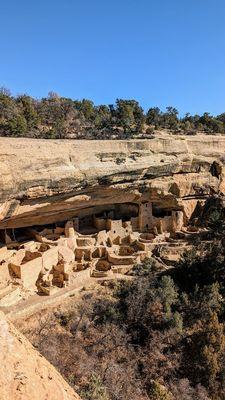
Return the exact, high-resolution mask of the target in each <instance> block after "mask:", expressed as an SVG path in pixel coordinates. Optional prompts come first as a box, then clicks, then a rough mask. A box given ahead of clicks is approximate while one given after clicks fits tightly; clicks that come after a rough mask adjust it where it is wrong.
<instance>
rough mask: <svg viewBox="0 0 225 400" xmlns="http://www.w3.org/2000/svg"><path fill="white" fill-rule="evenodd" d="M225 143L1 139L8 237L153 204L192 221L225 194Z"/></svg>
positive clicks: (212, 139)
mask: <svg viewBox="0 0 225 400" xmlns="http://www.w3.org/2000/svg"><path fill="white" fill-rule="evenodd" d="M224 154H225V138H223V137H222V136H204V137H203V136H192V137H188V136H185V137H182V136H165V137H158V138H154V139H150V140H129V141H128V140H127V141H126V140H124V141H117V140H113V141H100V140H98V141H95V140H93V141H88V140H87V141H85V140H71V141H69V140H63V141H62V140H35V139H22V138H12V139H11V138H0V229H4V228H17V227H25V226H31V225H40V224H47V223H52V222H57V221H64V220H67V219H69V218H71V217H73V216H76V215H81V216H82V215H87V214H88V213H89V212H92V213H93V212H95V211H101V208H102V209H106V208H107V206H110V205H112V204H119V203H137V204H138V203H140V202H142V201H146V200H149V199H150V200H151V201H154V202H155V203H156V204H158V205H159V207H161V208H170V209H173V208H174V209H178V208H179V209H182V210H184V212H185V213H186V216H187V217H189V216H190V215H191V213H192V211H193V209H194V207H195V205H196V201H197V200H198V199H204V198H206V197H207V196H209V194H212V193H219V192H222V193H224V191H225V186H224V165H225V157H224Z"/></svg>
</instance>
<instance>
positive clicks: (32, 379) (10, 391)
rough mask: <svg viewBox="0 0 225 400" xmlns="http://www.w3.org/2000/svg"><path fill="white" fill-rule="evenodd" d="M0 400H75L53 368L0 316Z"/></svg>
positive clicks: (75, 395)
mask: <svg viewBox="0 0 225 400" xmlns="http://www.w3.org/2000/svg"><path fill="white" fill-rule="evenodd" d="M0 398H1V399H4V400H79V399H80V397H79V396H78V395H77V394H76V393H75V392H74V391H73V390H72V388H71V387H70V386H69V385H68V384H67V383H66V381H64V379H63V378H62V376H61V375H60V374H59V373H58V372H57V371H56V369H55V368H54V367H53V366H52V365H51V364H50V363H49V362H48V361H47V360H46V359H45V358H44V357H42V356H41V355H40V354H39V353H38V352H37V351H36V350H35V349H34V348H33V346H32V345H31V344H30V342H29V341H28V340H27V339H26V338H25V337H24V336H23V335H22V334H21V333H19V332H18V331H17V330H16V329H15V327H14V326H13V325H12V324H11V323H10V322H9V321H7V320H6V318H5V316H4V314H3V313H0Z"/></svg>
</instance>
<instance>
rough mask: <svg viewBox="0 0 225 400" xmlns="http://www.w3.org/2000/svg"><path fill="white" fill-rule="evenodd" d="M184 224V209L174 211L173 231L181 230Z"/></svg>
mask: <svg viewBox="0 0 225 400" xmlns="http://www.w3.org/2000/svg"><path fill="white" fill-rule="evenodd" d="M183 225H184V214H183V211H172V231H173V232H176V231H180V230H181V229H182V228H183Z"/></svg>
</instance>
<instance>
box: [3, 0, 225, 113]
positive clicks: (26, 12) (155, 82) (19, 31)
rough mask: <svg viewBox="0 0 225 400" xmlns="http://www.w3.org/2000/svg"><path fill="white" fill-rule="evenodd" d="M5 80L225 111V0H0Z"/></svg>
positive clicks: (41, 92) (20, 89)
mask: <svg viewBox="0 0 225 400" xmlns="http://www.w3.org/2000/svg"><path fill="white" fill-rule="evenodd" d="M0 57H1V59H0V86H6V87H8V88H10V90H11V91H12V93H13V94H18V93H28V94H30V95H32V96H34V97H42V96H46V95H47V93H48V92H49V91H55V92H57V93H59V94H60V95H61V96H68V97H72V98H74V99H82V98H89V99H92V100H93V101H94V102H95V103H96V104H111V103H113V102H114V101H115V100H116V98H135V99H136V100H138V101H139V102H140V103H141V105H142V106H143V107H144V108H145V109H147V108H148V107H151V106H159V107H160V108H162V109H164V108H165V107H166V106H168V105H172V106H175V107H177V108H178V109H179V111H180V113H181V114H183V113H184V112H191V113H202V112H204V111H208V112H210V113H212V114H219V113H222V112H225V0H214V1H212V0H170V1H169V0H158V1H156V0H110V1H108V0H45V1H44V0H38V1H32V0H20V1H19V0H0Z"/></svg>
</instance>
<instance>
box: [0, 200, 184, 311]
mask: <svg viewBox="0 0 225 400" xmlns="http://www.w3.org/2000/svg"><path fill="white" fill-rule="evenodd" d="M184 225H185V224H184V212H183V210H181V209H173V208H172V209H169V208H165V209H163V208H161V207H160V206H159V205H158V204H157V203H155V202H151V201H144V202H139V203H120V204H113V205H112V204H111V205H110V204H108V205H105V206H103V205H101V206H99V207H98V206H96V207H93V208H89V209H86V210H85V209H82V210H81V212H80V214H79V213H77V215H75V216H74V217H73V218H71V219H69V220H66V221H59V222H55V223H52V224H47V225H34V226H26V227H21V228H18V227H17V228H8V229H1V231H0V238H1V242H2V244H1V248H0V277H1V287H0V296H1V292H2V293H3V294H5V290H6V287H8V288H9V287H11V289H12V288H13V290H11V291H10V290H8V291H7V292H6V294H5V295H2V296H1V297H2V299H1V298H0V305H1V306H4V305H5V304H7V305H11V304H13V303H14V302H16V301H18V300H19V299H20V298H21V297H22V296H24V293H25V294H26V295H27V296H28V295H29V294H31V293H35V292H37V293H38V294H39V295H51V294H54V293H56V292H57V291H58V290H59V289H60V288H63V287H67V286H69V285H72V284H74V283H76V281H77V280H78V281H79V277H80V279H81V281H82V279H84V276H86V277H87V276H89V277H93V278H107V277H108V278H110V277H111V278H112V277H113V276H116V275H115V274H127V273H129V271H131V270H132V268H133V266H134V265H135V264H138V263H140V262H141V261H143V260H144V259H145V258H146V257H150V256H151V255H152V253H153V252H154V251H155V249H156V248H157V247H158V246H159V245H160V246H164V247H165V246H166V247H167V248H170V251H169V252H170V253H171V254H172V258H173V253H174V251H173V248H174V245H176V243H177V240H179V239H178V236H179V233H181V232H182V231H183V233H184V231H185V230H186V231H187V229H186V228H185V226H184ZM176 256H177V252H176ZM82 271H83V274H82V273H81V272H82ZM18 289H19V290H18Z"/></svg>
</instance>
